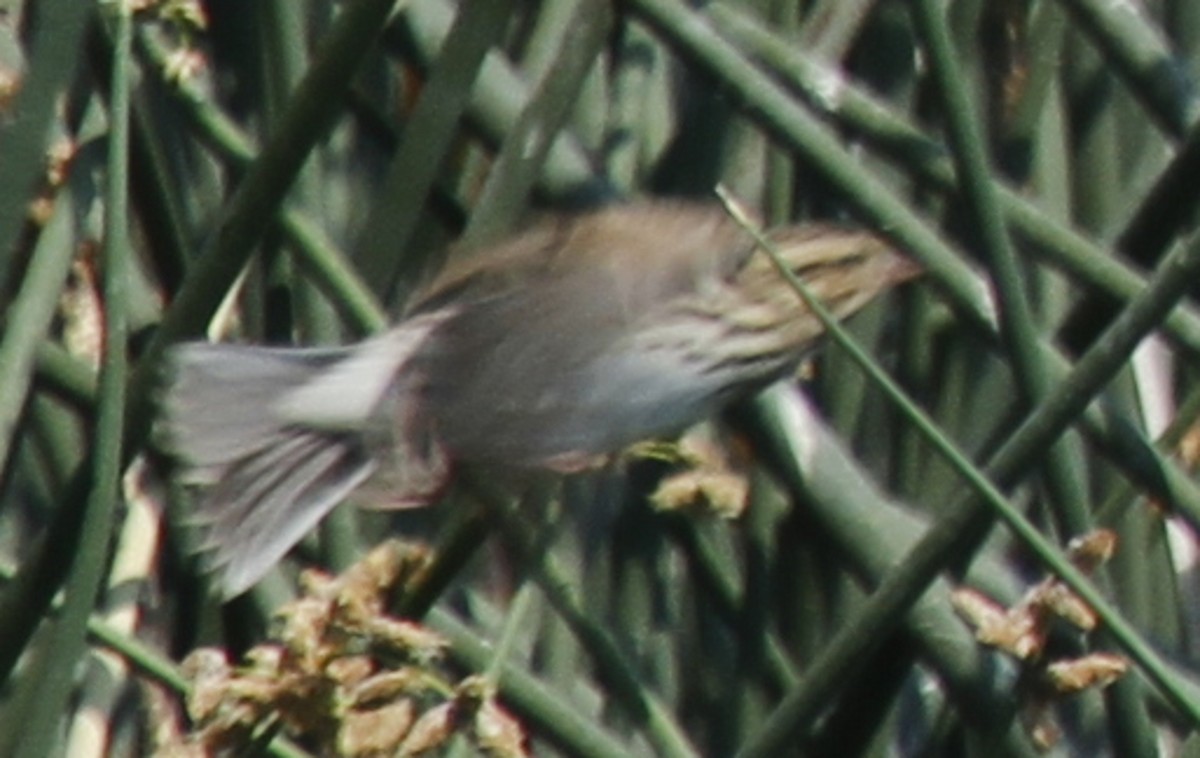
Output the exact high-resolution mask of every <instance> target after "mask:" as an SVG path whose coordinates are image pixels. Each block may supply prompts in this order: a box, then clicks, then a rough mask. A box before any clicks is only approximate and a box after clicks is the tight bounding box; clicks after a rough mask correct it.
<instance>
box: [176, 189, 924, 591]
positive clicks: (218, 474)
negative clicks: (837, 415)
mask: <svg viewBox="0 0 1200 758" xmlns="http://www.w3.org/2000/svg"><path fill="white" fill-rule="evenodd" d="M772 236H773V239H774V240H775V241H776V242H777V244H778V246H779V248H780V251H781V252H782V254H783V255H784V257H785V259H786V260H787V261H788V263H789V266H790V267H792V268H793V270H795V271H796V272H797V273H798V274H800V275H801V276H802V278H804V279H805V281H806V283H807V285H808V286H809V287H810V288H811V289H812V290H813V291H814V292H815V293H816V294H817V295H818V297H820V298H821V299H822V300H823V301H824V302H825V303H826V304H827V305H829V307H830V308H831V309H832V310H833V311H834V313H836V314H837V315H839V316H846V315H849V314H851V313H853V312H854V311H856V310H858V309H859V308H861V307H862V306H863V305H864V304H866V303H867V302H869V301H870V300H871V299H872V298H874V297H875V296H876V295H877V294H879V293H880V292H882V291H884V290H886V289H888V288H890V287H891V286H893V285H894V284H896V283H898V282H900V281H903V280H905V279H908V278H910V277H911V276H913V275H914V274H915V273H916V267H915V266H914V265H913V264H912V263H910V262H909V261H908V260H907V259H906V258H904V257H903V256H901V255H899V254H897V253H895V252H894V251H892V250H891V249H890V248H889V247H888V246H887V245H886V244H885V243H884V242H883V241H882V240H880V239H879V238H877V237H875V236H873V235H871V234H868V233H864V232H858V231H849V230H845V229H839V228H835V227H829V226H801V227H788V228H785V229H782V230H779V231H778V232H776V233H775V234H773V235H772ZM821 331H822V328H821V325H820V323H819V322H818V321H817V320H816V319H815V317H813V316H812V315H811V314H808V313H807V312H806V310H805V308H804V307H803V305H802V303H801V301H800V300H799V298H798V297H797V296H796V294H795V293H794V292H793V291H792V290H791V289H790V287H789V286H788V285H787V283H786V282H785V281H783V279H782V278H781V277H780V276H779V274H778V273H777V272H776V271H775V270H774V268H773V266H772V263H771V262H770V260H769V259H768V258H767V257H766V256H765V255H762V254H757V255H756V254H754V244H753V241H752V239H751V238H750V236H749V235H748V234H747V233H746V232H745V231H744V230H742V229H741V228H740V227H738V226H737V224H736V223H735V222H734V221H733V220H732V219H730V218H728V217H727V216H726V214H725V213H724V211H723V210H722V209H720V208H719V207H717V206H710V205H696V204H683V203H670V202H655V203H649V202H643V203H631V204H626V205H620V206H612V207H609V208H605V209H602V210H599V211H595V212H592V213H588V214H584V215H575V216H562V217H555V218H552V219H550V220H547V221H545V222H543V223H541V224H538V225H536V226H534V227H533V228H531V229H530V230H528V231H526V232H525V233H523V234H520V235H518V236H516V237H514V238H512V239H511V240H509V241H507V242H504V243H501V244H500V245H497V246H494V247H492V248H490V249H488V250H484V251H479V252H478V253H476V254H475V255H473V256H472V257H470V258H467V259H465V260H463V261H462V262H461V263H458V264H456V265H454V266H452V267H450V268H449V269H448V270H447V271H445V272H444V273H443V274H442V275H441V276H440V277H438V278H437V279H436V280H435V281H434V282H433V283H432V284H431V285H430V286H429V287H428V288H426V289H425V291H424V292H423V293H422V294H421V295H419V296H418V297H417V298H416V300H415V302H414V304H413V306H412V308H411V309H410V311H409V313H408V315H407V316H406V317H405V318H404V319H403V320H402V321H401V323H400V324H399V325H398V326H396V327H395V328H393V329H392V330H390V331H389V332H387V333H385V334H383V335H381V336H379V337H375V338H373V339H370V340H367V341H365V342H363V343H360V344H358V345H352V346H349V347H345V348H337V349H332V350H304V349H268V348H247V347H236V346H222V345H184V346H181V347H179V348H176V349H175V351H174V353H173V364H174V374H173V376H174V379H173V384H172V386H171V387H170V389H169V391H168V393H167V396H166V402H165V413H164V419H165V423H164V426H165V432H166V437H167V439H168V442H169V445H170V447H171V449H172V450H173V451H174V452H175V454H176V455H177V457H178V458H179V459H180V461H181V462H182V465H183V476H184V477H185V479H186V480H187V481H191V482H194V483H196V484H198V485H201V488H200V491H199V499H200V502H199V506H198V511H197V512H198V518H199V519H200V520H202V521H205V522H206V523H207V524H208V526H209V529H210V542H211V544H212V546H213V550H214V561H215V563H216V564H217V565H218V566H219V567H220V568H221V572H222V585H223V587H224V588H225V589H226V591H227V592H229V593H230V594H235V593H237V592H240V591H241V590H243V589H245V588H246V587H248V586H249V585H250V584H252V583H253V582H254V581H256V580H257V579H258V578H259V577H260V576H261V574H262V573H264V572H265V571H266V570H267V569H268V568H269V567H270V566H271V564H273V563H274V562H275V561H277V560H278V559H279V558H280V557H281V556H282V554H283V553H284V552H286V551H287V549H288V548H290V547H291V545H292V544H294V543H295V542H296V541H297V540H299V539H300V537H301V536H303V534H304V533H305V532H307V531H308V530H309V529H310V528H312V526H313V525H315V524H316V522H317V521H319V520H320V518H321V517H322V516H323V515H324V514H325V513H326V512H328V510H329V509H331V508H332V507H333V506H334V505H336V504H337V502H339V501H340V500H342V499H343V498H344V497H345V496H346V495H347V494H349V492H350V491H352V490H353V489H354V488H356V487H358V486H360V485H361V484H362V483H363V482H365V481H366V480H367V479H368V478H369V477H372V476H374V477H375V478H376V482H375V486H374V487H373V488H374V489H380V486H379V483H380V482H382V483H383V484H384V485H385V486H384V489H386V491H387V495H388V497H389V499H390V500H392V501H393V502H392V505H394V506H396V507H404V506H409V505H420V504H423V503H425V502H427V501H428V500H429V499H430V498H431V496H432V495H433V494H435V493H436V491H437V489H438V488H439V487H440V486H441V484H442V482H443V480H444V479H445V478H446V476H447V475H448V472H449V468H450V465H451V463H452V462H453V461H456V460H459V461H471V462H487V463H501V464H507V465H514V466H535V467H550V468H557V469H571V468H573V467H577V466H578V465H580V464H581V463H584V462H586V461H588V460H591V459H594V458H595V457H596V456H598V455H602V454H605V453H610V452H613V451H616V450H619V449H621V448H622V447H624V446H626V445H628V444H630V443H632V442H635V441H638V440H641V439H644V438H646V437H650V436H654V435H658V434H664V433H670V432H675V431H678V430H680V429H682V428H683V427H685V426H687V425H689V424H691V423H694V422H696V421H698V420H700V419H702V418H704V417H705V416H707V415H709V414H711V413H712V412H713V411H714V410H716V409H717V408H718V407H719V406H720V405H721V404H723V403H725V402H727V401H728V400H729V399H731V398H732V397H734V396H737V395H740V394H746V393H748V392H752V391H754V390H755V389H757V388H759V387H761V386H763V385H765V384H767V383H769V382H771V381H773V380H775V379H777V378H779V377H780V376H782V375H783V374H785V373H786V372H787V371H788V370H789V369H790V368H791V367H793V366H794V365H795V364H796V362H797V361H798V360H799V359H800V358H801V357H802V355H803V353H804V352H805V350H807V349H808V348H809V347H810V346H811V345H812V343H813V341H814V340H815V339H816V338H817V337H818V336H819V335H820V333H821Z"/></svg>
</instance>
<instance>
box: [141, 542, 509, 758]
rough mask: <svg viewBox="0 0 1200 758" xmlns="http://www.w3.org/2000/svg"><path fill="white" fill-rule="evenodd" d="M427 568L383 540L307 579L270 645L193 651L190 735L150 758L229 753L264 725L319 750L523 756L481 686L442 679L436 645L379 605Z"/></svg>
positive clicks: (407, 550) (476, 680) (264, 730)
mask: <svg viewBox="0 0 1200 758" xmlns="http://www.w3.org/2000/svg"><path fill="white" fill-rule="evenodd" d="M426 564H427V556H426V554H425V553H424V551H422V550H418V549H414V548H412V547H411V546H405V545H402V544H401V543H398V542H394V541H392V542H387V543H384V544H383V545H381V546H380V547H378V548H376V549H375V550H373V551H372V552H371V553H370V554H369V555H367V556H366V557H365V558H364V559H363V560H362V561H361V562H360V563H358V564H356V565H355V566H353V567H351V568H350V569H349V570H347V571H346V572H345V573H344V574H343V575H342V576H340V577H337V578H334V577H331V576H329V575H327V574H322V573H319V572H309V573H308V574H306V575H305V577H304V582H303V584H304V594H303V596H302V597H300V598H299V599H297V600H295V601H293V602H291V603H288V604H287V605H285V606H284V607H283V608H282V609H281V610H280V612H279V619H280V622H281V629H280V633H279V640H278V642H276V643H272V644H264V645H260V646H258V647H255V648H254V649H253V650H251V651H250V652H249V653H248V654H247V655H246V657H245V662H244V664H243V665H241V666H238V667H236V668H235V667H233V666H231V665H230V664H229V661H228V659H227V657H226V655H225V653H224V652H223V651H221V650H216V649H211V648H208V649H201V650H197V651H196V652H194V653H193V654H192V655H190V656H189V657H188V659H187V660H186V661H185V662H184V666H185V669H186V670H187V672H188V674H189V676H190V677H191V679H192V681H193V683H194V686H193V689H192V692H191V694H190V696H189V698H188V713H189V715H190V716H191V718H192V720H193V721H194V723H195V724H196V729H195V732H194V733H193V734H192V735H191V737H190V738H189V740H188V742H187V743H186V744H185V745H172V746H166V747H164V749H162V750H160V755H170V756H180V757H182V756H196V755H210V754H213V753H217V752H221V751H226V750H232V749H237V748H240V747H245V746H246V745H248V744H250V743H251V742H253V741H257V740H259V739H261V738H262V737H263V735H264V734H269V733H270V730H272V729H282V730H283V731H284V732H285V733H286V734H288V735H289V736H292V737H294V738H296V739H298V740H301V741H303V742H304V743H305V744H306V745H308V746H310V747H312V749H314V750H315V751H317V752H319V753H321V754H336V755H342V756H382V755H388V756H393V755H399V756H416V755H425V754H429V753H431V752H432V751H435V750H438V749H440V748H442V747H444V746H445V745H446V744H447V743H448V741H449V740H450V739H451V738H452V737H453V736H454V735H461V736H463V737H464V738H466V739H468V740H470V741H471V742H472V743H473V744H474V745H475V746H476V747H477V748H479V749H480V750H482V751H483V752H484V753H486V754H488V755H495V756H504V757H506V758H507V757H509V756H524V755H526V754H527V753H526V748H525V743H526V738H525V734H524V731H523V730H522V728H521V727H520V725H519V724H518V723H517V722H516V720H515V719H514V718H513V717H512V716H511V715H510V714H509V713H508V712H507V711H505V710H504V709H503V708H502V707H501V706H499V705H498V704H497V703H496V700H495V697H494V695H495V693H494V688H493V687H492V686H491V684H490V683H488V682H487V681H486V680H484V679H483V678H481V677H468V678H466V679H463V680H462V681H458V682H455V681H453V680H452V679H451V678H449V676H448V675H447V674H446V672H445V671H444V670H443V668H442V667H440V665H439V664H440V662H441V658H442V653H443V650H444V648H445V647H446V642H445V640H443V639H442V638H441V637H440V636H438V635H437V634H435V633H433V632H432V631H430V630H428V629H426V628H424V627H422V626H421V625H419V624H417V623H414V622H410V621H405V620H402V619H397V618H395V617H392V616H389V615H388V614H387V612H386V603H387V599H388V598H389V597H391V596H392V595H393V593H394V591H395V589H396V588H398V587H403V586H405V585H406V584H407V583H408V582H409V581H411V579H412V578H413V577H414V575H416V574H417V573H418V572H420V571H421V570H422V569H423V568H424V567H425V565H426Z"/></svg>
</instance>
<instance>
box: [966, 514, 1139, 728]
mask: <svg viewBox="0 0 1200 758" xmlns="http://www.w3.org/2000/svg"><path fill="white" fill-rule="evenodd" d="M1116 544H1117V536H1116V534H1114V533H1113V532H1111V531H1109V530H1105V529H1101V530H1097V531H1095V532H1092V533H1090V534H1087V535H1084V536H1083V537H1079V538H1076V539H1074V540H1072V541H1071V544H1070V545H1068V554H1069V556H1070V558H1071V562H1072V563H1074V564H1075V565H1076V566H1078V567H1079V568H1080V569H1081V570H1083V571H1087V572H1091V571H1093V570H1095V568H1096V567H1097V566H1099V565H1100V564H1102V563H1104V562H1105V561H1107V560H1108V559H1109V558H1110V557H1111V556H1112V554H1113V553H1114V552H1115V550H1116ZM952 599H953V602H954V607H955V609H956V610H957V611H958V613H959V615H960V616H962V617H963V619H964V620H966V622H967V623H969V624H970V625H971V626H972V627H974V629H975V638H976V639H977V640H979V642H981V643H983V644H984V645H988V646H990V647H994V648H997V649H999V650H1002V651H1004V652H1005V653H1008V654H1009V655H1011V656H1013V657H1014V658H1016V659H1017V660H1018V661H1020V662H1021V665H1022V668H1023V670H1022V675H1023V676H1022V678H1023V681H1024V682H1025V685H1026V686H1025V687H1024V688H1023V689H1024V694H1025V697H1026V700H1025V703H1024V709H1023V714H1022V715H1023V718H1024V721H1025V724H1026V727H1027V728H1028V729H1029V732H1030V734H1031V736H1032V737H1033V739H1034V742H1035V744H1037V745H1038V746H1039V747H1043V748H1047V749H1048V748H1050V747H1053V746H1054V744H1055V743H1057V742H1058V740H1059V738H1060V734H1061V732H1060V730H1059V728H1058V727H1057V725H1056V724H1055V723H1054V720H1053V718H1052V717H1051V714H1050V706H1051V705H1052V704H1053V703H1054V702H1055V701H1057V700H1060V699H1062V698H1064V697H1068V696H1070V695H1074V694H1076V693H1079V692H1082V691H1083V690H1085V689H1088V688H1092V687H1097V688H1098V687H1106V686H1108V685H1109V684H1112V683H1113V682H1114V681H1116V680H1117V679H1119V678H1120V677H1121V676H1122V675H1123V674H1124V673H1125V671H1126V670H1127V669H1128V662H1127V661H1126V660H1125V659H1124V658H1122V657H1121V656H1119V655H1114V654H1112V653H1091V654H1088V655H1084V656H1080V657H1078V658H1060V659H1055V660H1050V659H1048V658H1047V656H1046V655H1045V653H1046V643H1047V641H1048V639H1049V637H1050V631H1051V628H1052V627H1053V625H1054V624H1055V623H1056V622H1058V621H1065V622H1066V623H1068V624H1070V625H1071V626H1073V627H1075V628H1076V629H1078V630H1079V631H1081V632H1084V633H1087V632H1091V631H1092V630H1093V629H1095V628H1096V624H1097V618H1096V614H1095V611H1093V610H1092V608H1091V607H1090V606H1089V605H1088V604H1087V603H1085V602H1084V601H1083V599H1082V598H1080V597H1079V596H1078V595H1076V594H1075V593H1074V592H1072V591H1071V590H1070V588H1068V587H1067V586H1066V585H1064V584H1063V583H1062V582H1060V581H1059V580H1058V579H1056V578H1054V577H1047V578H1046V579H1044V580H1042V581H1041V582H1039V583H1038V584H1036V585H1034V587H1033V588H1032V589H1030V590H1029V592H1027V593H1026V594H1025V597H1023V598H1022V599H1021V601H1020V602H1018V603H1017V604H1016V605H1014V606H1012V607H1011V608H1005V607H1004V606H1002V605H1000V604H999V603H996V602H995V601H994V600H992V599H991V598H989V597H987V596H986V595H984V594H982V593H980V592H977V591H975V590H972V589H968V588H960V589H958V590H956V591H955V592H954V595H953V597H952Z"/></svg>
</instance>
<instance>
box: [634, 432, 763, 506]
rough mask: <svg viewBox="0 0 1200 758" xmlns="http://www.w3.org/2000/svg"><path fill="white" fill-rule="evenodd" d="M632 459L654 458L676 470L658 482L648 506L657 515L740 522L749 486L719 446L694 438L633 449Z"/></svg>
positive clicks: (703, 439) (746, 501)
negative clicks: (665, 513)
mask: <svg viewBox="0 0 1200 758" xmlns="http://www.w3.org/2000/svg"><path fill="white" fill-rule="evenodd" d="M633 455H635V456H641V457H647V458H657V459H660V460H663V461H665V462H667V463H670V464H672V465H674V466H675V467H677V468H678V469H679V470H678V471H675V472H673V473H670V474H668V475H667V476H665V477H664V478H663V479H662V481H661V482H659V484H658V487H657V489H655V491H654V494H653V495H651V496H650V502H651V504H652V505H653V506H654V507H655V508H656V509H658V510H660V511H668V512H671V511H675V512H677V511H685V512H688V513H699V514H704V515H715V516H717V517H718V518H723V519H736V518H740V517H741V515H742V513H744V512H745V510H746V506H747V504H748V503H749V502H750V482H749V481H748V480H747V478H746V475H745V474H744V473H742V472H740V471H738V470H737V467H736V465H735V462H734V461H732V460H731V457H732V456H730V455H729V454H727V453H726V452H725V451H724V450H722V449H721V447H720V445H719V444H718V443H716V442H714V441H713V440H711V439H708V438H706V437H703V436H698V435H695V434H689V435H687V436H685V437H684V438H683V439H682V440H680V441H679V443H678V444H664V443H647V444H643V445H639V446H636V447H635V449H634V451H633Z"/></svg>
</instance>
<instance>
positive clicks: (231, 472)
mask: <svg viewBox="0 0 1200 758" xmlns="http://www.w3.org/2000/svg"><path fill="white" fill-rule="evenodd" d="M435 324H436V320H435V319H432V318H428V317H426V318H422V319H416V320H413V321H410V322H407V323H406V324H404V325H402V326H400V327H398V328H397V329H394V330H392V331H390V332H387V333H386V334H384V335H381V336H379V337H375V338H373V339H370V340H367V341H365V342H362V343H359V344H357V345H352V346H349V347H343V348H330V349H305V348H262V347H250V346H242V345H221V344H203V343H195V344H187V345H181V346H179V347H176V348H174V349H173V350H172V351H171V353H170V357H169V361H168V366H169V378H168V384H167V389H166V393H165V396H164V399H163V407H162V411H163V412H162V416H161V421H160V427H159V429H158V430H157V431H158V434H160V435H161V438H162V440H163V442H164V447H165V448H166V449H167V450H168V451H169V453H170V454H171V455H172V457H173V458H174V459H175V461H176V462H177V464H178V466H179V471H178V476H179V479H180V480H181V481H182V482H183V483H185V484H186V485H189V486H190V487H191V488H192V489H193V490H194V492H195V495H196V506H195V521H196V522H198V523H200V524H201V525H202V526H203V527H204V528H205V530H206V539H205V542H204V545H203V548H204V549H205V550H208V551H210V558H211V562H212V565H213V568H214V569H215V570H216V571H217V573H218V583H219V585H220V587H221V589H222V591H223V592H224V593H225V594H226V596H229V597H232V596H233V595H237V594H239V593H241V592H243V591H244V590H246V589H248V588H249V587H250V586H251V585H253V584H254V583H255V582H257V581H258V580H259V579H260V578H261V577H262V576H263V574H265V573H266V572H267V570H268V569H270V567H271V566H272V565H274V564H275V563H276V562H277V561H279V559H280V558H282V556H283V555H284V554H285V553H286V552H287V551H288V550H289V549H290V548H291V547H292V546H293V545H294V544H295V543H296V542H298V541H299V540H300V539H301V538H302V537H303V536H304V535H305V534H306V533H307V532H308V531H309V530H311V529H312V528H313V527H314V526H315V525H316V524H317V523H318V522H319V521H320V520H321V518H322V517H324V516H325V514H327V513H328V512H329V511H330V510H331V509H332V508H333V507H334V506H335V505H337V504H338V503H339V502H340V501H341V500H342V499H343V498H345V497H346V496H347V495H349V494H350V492H351V491H352V490H354V489H355V488H357V487H358V486H360V485H361V484H363V483H364V482H365V481H366V480H367V479H368V478H369V477H371V475H372V474H373V473H374V472H375V470H376V469H377V468H378V467H379V465H380V460H381V456H382V457H383V458H386V460H387V462H388V463H389V464H395V462H396V461H400V462H401V466H402V469H401V470H400V471H389V472H388V477H387V482H388V486H389V487H390V488H393V490H392V491H390V492H389V493H388V495H389V499H390V500H391V501H392V502H391V504H392V505H393V506H394V507H395V506H412V505H421V504H424V503H425V502H428V500H429V499H430V497H431V496H432V495H433V494H434V493H436V491H437V490H438V489H439V488H440V486H441V484H442V482H443V480H444V479H445V477H446V475H447V468H448V465H447V462H446V458H445V456H444V454H442V452H441V450H440V448H438V446H437V443H436V441H435V440H434V439H433V438H432V436H431V435H430V434H429V433H428V432H429V430H428V428H427V427H426V426H424V425H423V424H422V423H421V421H420V413H419V409H418V408H417V405H418V403H419V396H418V393H417V392H415V391H409V387H408V386H407V385H409V384H411V383H413V382H416V381H419V380H418V379H417V378H416V377H414V376H409V375H408V372H405V370H404V369H405V367H406V364H407V363H408V362H409V361H410V359H411V358H412V355H413V354H414V352H415V351H416V350H417V348H418V347H419V346H420V345H421V343H422V342H423V341H424V339H425V338H426V337H427V336H428V334H429V331H430V330H431V329H432V327H433V326H434V325H435ZM414 389H415V388H414ZM384 451H387V454H386V455H384Z"/></svg>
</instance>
